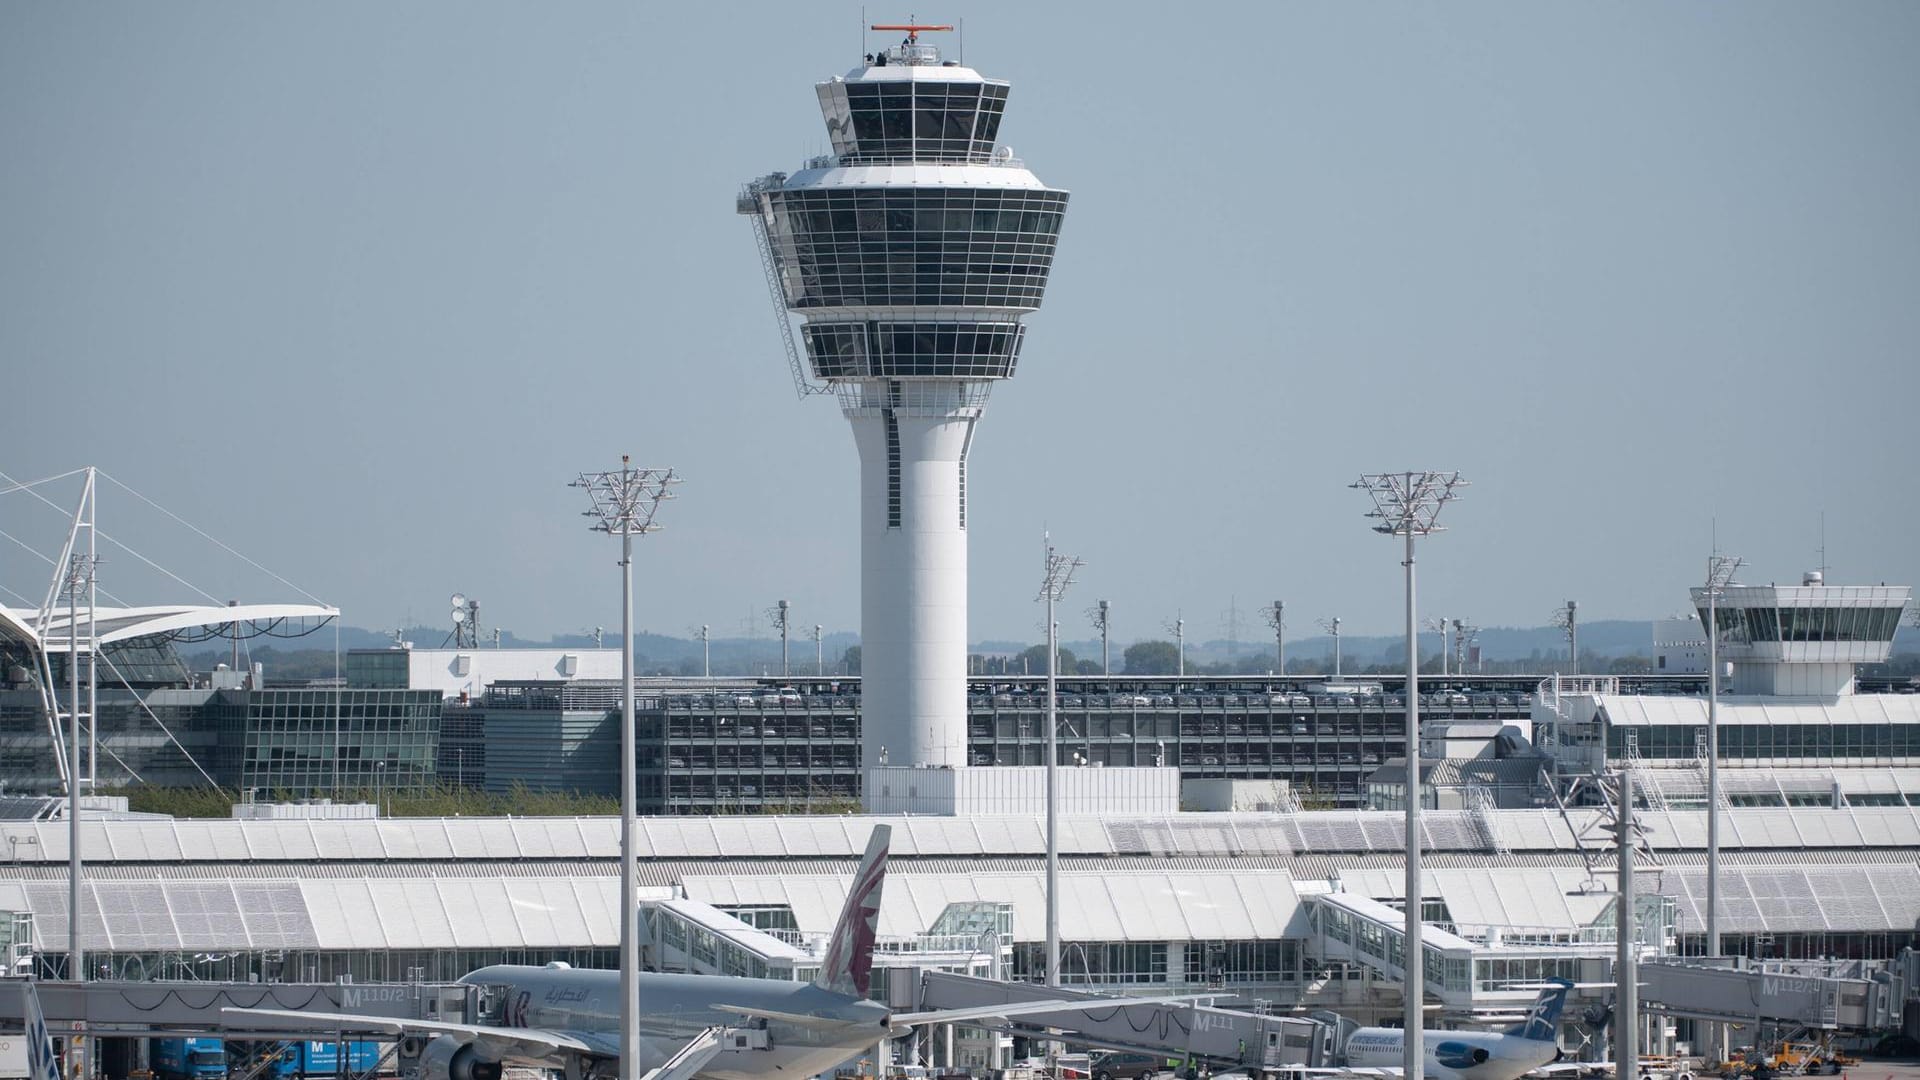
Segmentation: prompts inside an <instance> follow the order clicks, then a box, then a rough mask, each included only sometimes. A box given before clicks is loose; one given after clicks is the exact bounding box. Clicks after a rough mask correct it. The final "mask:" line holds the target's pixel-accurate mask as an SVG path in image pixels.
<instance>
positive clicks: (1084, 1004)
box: [889, 994, 1217, 1027]
mask: <svg viewBox="0 0 1920 1080" xmlns="http://www.w3.org/2000/svg"><path fill="white" fill-rule="evenodd" d="M1213 996H1217V995H1211V994H1176V995H1173V996H1171V997H1130V998H1121V997H1111V998H1056V999H1054V1000H1052V1001H1010V1002H1007V1003H1006V1004H1004V1005H978V1006H975V1007H974V1008H971V1009H936V1010H934V1011H932V1012H917V1013H894V1014H893V1016H892V1017H890V1018H889V1022H890V1023H891V1024H892V1025H893V1026H894V1027H912V1026H914V1025H915V1024H944V1023H950V1022H953V1021H957V1020H980V1019H984V1018H986V1017H989V1016H1006V1017H1014V1016H1027V1015H1030V1014H1033V1013H1062V1012H1094V1011H1096V1010H1099V1009H1120V1008H1125V1007H1126V1006H1128V1005H1167V1004H1172V1003H1176V1002H1185V1003H1187V1004H1192V1003H1193V1002H1195V1001H1197V1000H1199V999H1200V998H1201V997H1213Z"/></svg>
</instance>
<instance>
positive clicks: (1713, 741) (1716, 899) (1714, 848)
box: [1706, 554, 1745, 1048]
mask: <svg viewBox="0 0 1920 1080" xmlns="http://www.w3.org/2000/svg"><path fill="white" fill-rule="evenodd" d="M1743 561H1745V560H1743V559H1741V558H1740V557H1739V556H1738V555H1720V554H1715V555H1711V556H1709V557H1708V558H1707V589H1706V592H1707V955H1708V956H1719V955H1720V594H1721V592H1722V591H1724V590H1725V589H1726V588H1727V586H1729V585H1731V584H1733V575H1734V574H1735V573H1737V572H1738V571H1739V569H1740V564H1741V563H1742V562H1743ZM1716 1030H1717V1029H1716ZM1716 1038H1717V1036H1716ZM1716 1048H1717V1047H1716Z"/></svg>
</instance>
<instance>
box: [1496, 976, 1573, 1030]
mask: <svg viewBox="0 0 1920 1080" xmlns="http://www.w3.org/2000/svg"><path fill="white" fill-rule="evenodd" d="M1571 989H1573V984H1572V983H1570V982H1568V981H1566V980H1565V979H1549V980H1548V981H1547V985H1546V986H1544V987H1542V988H1541V989H1540V996H1539V997H1537V998H1534V999H1533V1009H1532V1010H1531V1011H1530V1012H1528V1013H1527V1018H1526V1019H1525V1020H1524V1021H1522V1022H1521V1023H1520V1024H1518V1025H1517V1026H1515V1027H1511V1028H1508V1029H1507V1031H1506V1034H1508V1035H1514V1036H1517V1037H1519V1038H1522V1039H1535V1040H1538V1041H1541V1042H1551V1041H1553V1040H1555V1039H1558V1038H1559V1037H1560V1010H1562V1009H1564V1008H1566V1007H1567V991H1569V990H1571Z"/></svg>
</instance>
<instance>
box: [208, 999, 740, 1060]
mask: <svg viewBox="0 0 1920 1080" xmlns="http://www.w3.org/2000/svg"><path fill="white" fill-rule="evenodd" d="M220 1013H221V1015H223V1016H230V1017H235V1018H237V1019H243V1020H273V1021H275V1022H277V1023H280V1024H286V1025H290V1026H295V1027H310V1028H314V1029H316V1030H320V1031H336V1030H339V1029H340V1028H343V1027H344V1028H346V1029H347V1030H349V1031H360V1030H373V1031H384V1032H386V1033H388V1034H390V1035H411V1034H419V1035H453V1036H456V1037H460V1038H466V1039H472V1040H473V1041H474V1042H480V1043H486V1044H488V1045H489V1046H490V1047H493V1048H496V1049H498V1050H499V1052H500V1054H501V1056H509V1055H520V1056H524V1057H533V1058H542V1057H551V1056H553V1055H554V1054H558V1053H560V1052H562V1051H572V1052H574V1053H580V1054H603V1053H605V1049H604V1048H602V1047H596V1046H591V1045H589V1044H587V1043H586V1042H584V1041H582V1040H581V1039H579V1038H578V1037H576V1036H573V1035H569V1034H567V1033H565V1032H562V1031H544V1030H541V1029H539V1028H510V1027H491V1026H488V1025H485V1024H450V1023H445V1022H442V1021H438V1020H401V1019H398V1018H396V1017H390V1016H362V1015H359V1014H355V1013H321V1012H300V1011H298V1010H295V1009H236V1008H225V1009H221V1010H220ZM704 1063H705V1062H702V1064H704Z"/></svg>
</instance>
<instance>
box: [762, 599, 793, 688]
mask: <svg viewBox="0 0 1920 1080" xmlns="http://www.w3.org/2000/svg"><path fill="white" fill-rule="evenodd" d="M767 618H768V619H770V620H772V622H773V628H774V629H775V630H778V631H780V677H781V678H783V679H784V678H786V677H787V676H788V672H789V671H791V670H792V669H791V668H790V667H789V666H788V664H787V629H788V626H789V624H791V623H792V621H793V608H792V606H791V605H789V604H788V603H787V602H786V601H785V600H781V601H779V602H778V603H776V604H775V605H774V606H773V607H771V608H768V609H767Z"/></svg>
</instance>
